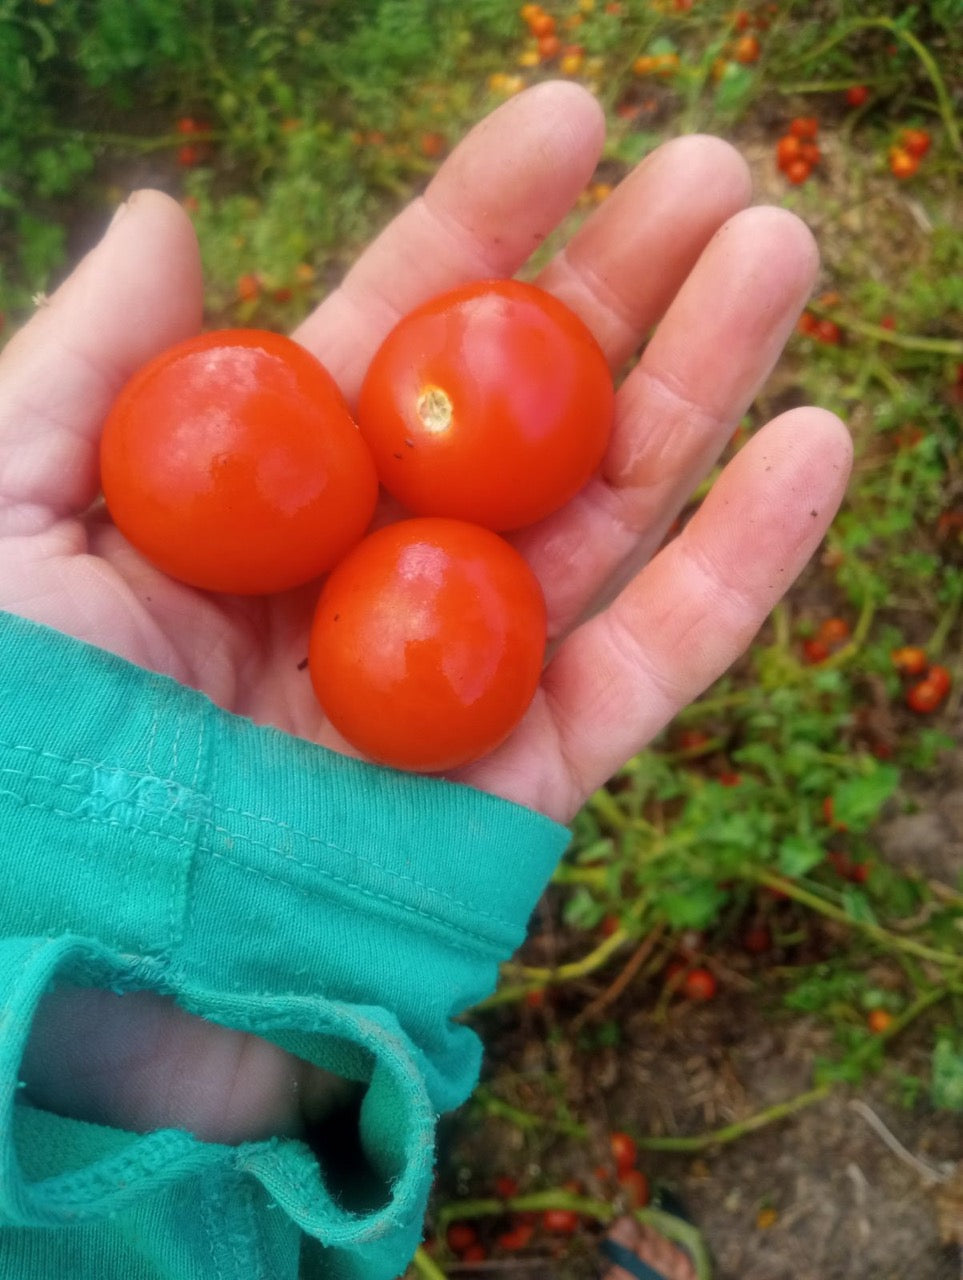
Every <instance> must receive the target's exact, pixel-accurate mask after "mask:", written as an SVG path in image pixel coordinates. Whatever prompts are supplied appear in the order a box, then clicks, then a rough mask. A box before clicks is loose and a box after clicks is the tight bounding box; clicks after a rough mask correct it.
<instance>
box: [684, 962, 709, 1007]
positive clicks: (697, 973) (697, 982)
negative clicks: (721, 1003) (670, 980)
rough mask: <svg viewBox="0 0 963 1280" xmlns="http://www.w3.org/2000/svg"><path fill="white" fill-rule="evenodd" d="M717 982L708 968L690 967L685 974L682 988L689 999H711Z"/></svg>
mask: <svg viewBox="0 0 963 1280" xmlns="http://www.w3.org/2000/svg"><path fill="white" fill-rule="evenodd" d="M717 987H718V983H717V982H716V978H715V974H714V973H712V971H711V970H709V969H690V970H689V972H688V973H687V974H686V975H685V979H684V980H683V983H682V990H683V992H684V993H685V995H686V996H687V997H688V998H689V999H690V1000H711V999H712V997H713V996H714V995H715V994H716V989H717Z"/></svg>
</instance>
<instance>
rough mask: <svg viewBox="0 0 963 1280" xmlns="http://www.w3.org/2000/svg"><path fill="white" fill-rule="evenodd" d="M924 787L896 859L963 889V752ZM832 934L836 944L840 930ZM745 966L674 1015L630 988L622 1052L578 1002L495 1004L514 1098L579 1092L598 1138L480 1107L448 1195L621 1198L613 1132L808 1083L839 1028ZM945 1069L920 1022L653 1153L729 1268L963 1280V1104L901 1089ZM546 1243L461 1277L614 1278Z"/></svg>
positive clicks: (624, 1000) (460, 1123) (491, 1044)
mask: <svg viewBox="0 0 963 1280" xmlns="http://www.w3.org/2000/svg"><path fill="white" fill-rule="evenodd" d="M958 740H959V741H961V742H963V733H960V734H959V735H958ZM912 796H913V803H912V805H911V806H910V807H909V809H908V808H907V805H906V802H905V797H904V801H903V803H902V804H901V805H900V807H899V811H898V812H895V811H894V812H893V813H891V814H890V815H888V816H887V817H886V818H885V819H884V820H883V822H882V823H881V824H880V826H879V828H878V830H877V833H876V834H877V840H878V846H879V850H880V856H881V857H884V858H888V859H890V860H892V861H893V862H894V863H895V864H898V865H900V866H902V867H904V868H913V869H915V870H916V871H918V872H920V873H921V874H923V875H926V876H928V877H930V878H933V879H937V880H943V881H944V883H947V884H953V885H956V884H958V882H959V875H960V868H961V867H963V749H960V748H958V749H957V750H956V751H955V752H954V753H951V754H950V755H949V756H948V757H947V758H946V760H945V762H944V764H943V765H942V766H941V768H940V770H939V771H938V772H934V774H933V775H931V776H930V777H928V778H926V779H923V780H919V781H918V782H917V783H916V784H915V786H914V787H913V788H912ZM823 941H824V944H826V945H829V946H831V945H832V938H831V936H828V937H827V938H826V939H824V940H823ZM529 946H530V948H534V952H535V953H534V954H533V955H530V956H529V958H530V959H532V960H533V961H534V962H537V963H541V962H544V953H543V949H542V947H543V944H540V942H539V939H538V937H537V935H536V936H535V937H533V940H532V943H530V944H529ZM523 958H524V955H523ZM739 976H740V975H739V973H738V969H737V968H734V970H733V981H732V982H731V983H730V984H728V990H727V992H726V993H725V994H722V995H720V997H719V998H718V999H716V1000H714V1001H712V1002H711V1003H709V1004H705V1005H692V1004H687V1003H684V1002H679V1003H677V1004H674V1005H671V1006H669V1008H668V1010H667V1011H666V1015H665V1016H664V1017H661V1018H660V1017H658V1016H656V1014H655V1013H654V1010H653V999H652V995H651V992H646V991H644V990H641V989H639V988H636V989H635V991H634V992H633V989H632V987H629V988H627V989H626V991H625V992H623V993H622V995H621V997H620V999H619V1002H618V1004H617V1005H615V1006H613V1008H612V1010H610V1012H611V1013H612V1014H613V1015H614V1016H615V1017H616V1018H617V1020H618V1022H619V1026H620V1043H619V1044H618V1046H617V1047H597V1046H594V1047H593V1046H591V1045H590V1046H588V1047H586V1045H585V1044H584V1042H579V1040H578V1038H577V1037H573V1036H572V1035H571V1034H570V1026H571V1015H572V1014H573V1013H574V1008H566V1009H560V1008H558V1007H556V1008H554V1009H552V1010H550V1011H549V1013H548V1014H545V1013H544V1012H543V1011H542V1010H522V1011H520V1012H519V1011H518V1010H515V1011H513V1013H512V1014H511V1015H503V1016H502V1018H493V1017H492V1015H486V1017H485V1021H484V1023H483V1024H482V1023H480V1024H479V1029H480V1030H481V1031H482V1033H483V1035H484V1037H485V1039H486V1042H487V1046H488V1062H489V1063H490V1064H491V1070H492V1073H493V1077H492V1082H493V1083H496V1082H497V1090H496V1091H497V1092H498V1094H499V1096H501V1097H506V1096H512V1099H513V1101H514V1103H515V1104H516V1105H518V1106H519V1107H521V1108H525V1107H526V1106H528V1107H531V1108H532V1109H533V1110H538V1108H539V1105H540V1104H542V1105H544V1101H545V1097H546V1093H547V1092H549V1091H550V1089H551V1088H555V1089H556V1090H557V1092H556V1096H555V1097H554V1102H555V1104H556V1110H555V1114H556V1115H557V1114H558V1103H559V1102H562V1103H563V1104H567V1105H568V1106H569V1107H570V1108H571V1112H572V1114H573V1115H575V1116H577V1117H579V1118H580V1119H582V1120H585V1119H587V1120H588V1123H589V1125H590V1126H591V1128H592V1135H591V1136H590V1137H589V1138H588V1139H587V1140H584V1139H583V1140H579V1139H574V1138H570V1137H564V1136H560V1137H548V1138H546V1134H545V1131H544V1130H532V1131H528V1132H523V1131H522V1130H520V1129H519V1127H517V1126H516V1125H515V1124H514V1123H512V1122H510V1121H505V1120H501V1119H498V1118H496V1117H493V1116H491V1115H482V1114H480V1111H479V1109H478V1108H477V1107H475V1108H470V1109H467V1110H466V1111H465V1112H464V1113H462V1114H461V1115H460V1116H458V1117H456V1118H455V1119H454V1120H453V1121H452V1122H451V1123H450V1125H449V1127H448V1129H447V1135H446V1141H445V1143H444V1145H443V1163H442V1166H441V1170H440V1177H439V1188H438V1195H439V1199H443V1200H446V1201H447V1200H451V1199H456V1198H459V1197H461V1196H466V1195H489V1194H491V1186H490V1181H491V1179H492V1178H493V1177H494V1176H496V1175H497V1174H499V1173H511V1174H513V1175H514V1176H515V1177H516V1178H518V1180H519V1182H520V1183H521V1185H522V1189H523V1190H524V1189H531V1188H534V1187H537V1186H549V1185H560V1184H561V1183H564V1182H565V1181H566V1180H568V1179H571V1178H578V1179H579V1180H580V1181H581V1182H582V1183H583V1186H584V1189H585V1192H586V1194H589V1195H591V1196H593V1197H595V1196H598V1197H600V1198H603V1199H604V1198H611V1193H610V1192H607V1189H606V1186H605V1184H604V1182H602V1181H600V1180H599V1178H598V1177H597V1175H595V1174H594V1173H593V1170H595V1169H596V1168H597V1167H598V1166H600V1165H603V1164H604V1163H605V1159H606V1154H607V1152H606V1144H607V1134H608V1132H609V1131H610V1130H611V1129H612V1128H615V1127H619V1128H626V1129H628V1130H629V1131H630V1132H634V1133H637V1134H639V1135H643V1134H645V1135H676V1134H701V1133H706V1132H710V1131H715V1130H717V1129H719V1128H720V1127H723V1126H725V1125H727V1124H730V1123H733V1122H737V1121H739V1120H742V1119H745V1118H746V1117H747V1116H749V1115H753V1114H755V1113H757V1112H759V1111H762V1110H765V1109H766V1108H767V1107H770V1106H772V1105H774V1104H778V1103H779V1102H782V1101H784V1100H787V1099H791V1098H794V1097H796V1096H798V1095H801V1094H804V1093H805V1092H806V1091H807V1090H809V1089H810V1087H811V1085H812V1078H813V1076H812V1072H813V1064H814V1060H815V1059H816V1058H818V1057H819V1056H820V1054H822V1053H824V1052H825V1051H826V1050H827V1049H828V1047H829V1036H830V1035H831V1032H830V1031H829V1030H828V1029H827V1028H826V1027H825V1025H824V1024H819V1023H817V1022H816V1021H814V1020H813V1021H810V1020H808V1019H806V1018H801V1017H800V1015H799V1014H793V1015H792V1016H791V1017H790V1016H789V1015H788V1014H787V1013H785V1012H784V1011H782V1010H780V1009H779V1007H778V1005H776V1004H774V1005H772V1006H771V1007H763V1006H761V1005H760V1003H759V997H758V995H757V992H756V991H755V990H754V989H753V986H752V984H751V982H749V981H748V980H745V979H744V980H743V981H742V982H740V981H739ZM581 996H582V999H583V1003H584V1002H585V1000H586V999H588V998H591V997H590V996H589V995H587V992H585V991H583V992H582V993H581ZM575 999H576V1000H577V999H578V993H576V994H575ZM928 1070H929V1067H928V1053H927V1050H926V1048H925V1046H924V1044H923V1041H922V1038H920V1039H919V1040H917V1039H915V1038H914V1036H913V1034H912V1029H910V1030H907V1032H906V1033H905V1034H904V1036H901V1037H898V1038H897V1039H896V1040H895V1041H893V1042H892V1043H891V1045H890V1046H889V1047H888V1049H887V1054H886V1062H885V1065H884V1067H883V1069H882V1071H881V1072H880V1073H879V1074H878V1075H876V1076H874V1077H872V1078H870V1079H869V1080H868V1081H867V1082H865V1083H864V1084H862V1085H860V1086H858V1087H847V1086H837V1087H835V1088H833V1089H832V1091H831V1092H830V1093H829V1094H828V1096H825V1097H823V1098H822V1099H821V1100H819V1101H816V1102H813V1103H812V1104H811V1105H809V1106H806V1107H804V1108H802V1109H801V1110H799V1111H797V1112H795V1113H794V1114H792V1115H790V1116H789V1117H787V1118H786V1119H784V1120H781V1121H778V1122H776V1123H773V1124H770V1125H767V1126H766V1127H765V1128H763V1129H760V1130H758V1131H757V1132H754V1133H750V1134H747V1135H745V1136H742V1137H740V1138H738V1139H737V1140H736V1141H733V1142H731V1143H728V1144H725V1145H721V1146H716V1147H715V1148H709V1149H707V1150H705V1151H701V1152H699V1153H697V1154H685V1155H680V1154H670V1153H656V1152H652V1153H644V1154H643V1155H642V1156H641V1157H640V1164H641V1167H643V1168H644V1169H645V1171H646V1173H647V1174H648V1176H649V1178H650V1180H651V1182H652V1183H653V1185H654V1186H656V1187H659V1186H662V1187H665V1188H667V1189H668V1190H669V1191H670V1192H672V1193H674V1194H675V1195H676V1196H677V1197H678V1198H679V1199H680V1200H681V1201H682V1203H683V1204H684V1205H685V1207H686V1209H687V1211H688V1213H689V1215H690V1217H691V1218H692V1220H693V1221H694V1222H695V1224H696V1225H697V1226H698V1228H699V1229H700V1231H701V1232H702V1233H703V1235H704V1239H705V1241H706V1244H707V1246H708V1248H709V1251H710V1253H711V1257H712V1265H713V1270H712V1274H713V1278H714V1280H960V1277H961V1276H963V1265H961V1259H963V1255H961V1244H963V1162H961V1154H963V1115H960V1114H953V1113H948V1112H946V1111H935V1110H934V1109H933V1108H932V1106H931V1105H930V1104H929V1102H928V1099H927V1098H926V1097H925V1096H923V1097H920V1098H918V1099H917V1100H916V1102H915V1103H914V1104H912V1105H907V1103H906V1100H905V1098H903V1097H901V1091H900V1085H901V1082H903V1081H905V1079H906V1078H907V1077H908V1076H916V1077H918V1078H922V1079H924V1080H925V1079H926V1078H927V1076H928ZM548 1081H552V1082H555V1083H554V1084H553V1085H552V1086H549V1085H547V1084H546V1082H548ZM559 1094H560V1095H561V1097H560V1096H558V1095H559ZM874 1117H875V1123H874ZM881 1128H882V1129H885V1131H886V1132H887V1133H888V1134H889V1135H891V1137H890V1141H889V1142H887V1141H886V1138H885V1136H884V1135H883V1134H881ZM893 1139H895V1140H896V1143H898V1144H899V1147H900V1148H902V1152H901V1151H900V1150H899V1149H898V1148H897V1147H896V1143H894V1142H893V1141H892V1140H893ZM483 1178H487V1179H488V1180H489V1181H488V1185H484V1184H483V1182H482V1179H483ZM493 1225H494V1224H493ZM498 1229H501V1228H500V1227H499V1228H498ZM538 1241H539V1237H536V1240H535V1241H534V1242H533V1245H532V1246H531V1248H530V1249H529V1250H528V1251H527V1252H526V1253H525V1254H524V1255H522V1256H519V1257H516V1258H512V1257H503V1258H500V1259H498V1260H497V1261H496V1262H488V1263H477V1264H456V1265H454V1266H448V1268H447V1270H448V1272H449V1274H450V1275H452V1276H456V1275H478V1276H481V1277H485V1276H488V1275H491V1276H499V1277H518V1278H519V1280H521V1278H522V1277H526V1278H528V1280H548V1278H549V1277H552V1278H553V1280H596V1277H598V1276H599V1275H600V1274H601V1267H600V1264H599V1260H598V1257H597V1256H596V1254H595V1250H594V1243H595V1242H594V1239H593V1237H592V1236H591V1234H590V1233H585V1234H584V1235H582V1236H579V1237H576V1238H574V1239H573V1240H572V1241H570V1242H569V1241H566V1242H565V1243H564V1244H559V1245H558V1246H556V1245H555V1244H554V1242H552V1241H551V1240H550V1239H548V1238H545V1237H542V1238H541V1246H539V1243H538Z"/></svg>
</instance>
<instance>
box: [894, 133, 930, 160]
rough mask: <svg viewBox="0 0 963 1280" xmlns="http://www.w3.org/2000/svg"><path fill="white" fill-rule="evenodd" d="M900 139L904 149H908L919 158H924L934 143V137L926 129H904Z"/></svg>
mask: <svg viewBox="0 0 963 1280" xmlns="http://www.w3.org/2000/svg"><path fill="white" fill-rule="evenodd" d="M900 139H901V141H902V144H903V150H904V151H908V152H909V153H910V155H911V156H914V157H915V158H916V159H917V160H922V159H923V157H924V156H925V155H926V153H927V151H929V149H930V147H931V146H932V144H933V139H932V138H931V137H930V135H929V134H928V133H927V132H926V130H925V129H904V130H903V132H902V133H901V134H900Z"/></svg>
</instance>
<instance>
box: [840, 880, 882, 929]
mask: <svg viewBox="0 0 963 1280" xmlns="http://www.w3.org/2000/svg"><path fill="white" fill-rule="evenodd" d="M843 910H844V911H845V912H846V914H847V915H848V916H849V918H850V920H856V921H859V922H860V923H861V924H875V923H876V916H875V914H874V912H873V908H872V907H871V906H870V905H869V899H868V898H867V897H866V894H865V893H863V891H862V890H861V889H856V888H854V887H853V886H852V885H847V886H846V888H845V889H844V890H843Z"/></svg>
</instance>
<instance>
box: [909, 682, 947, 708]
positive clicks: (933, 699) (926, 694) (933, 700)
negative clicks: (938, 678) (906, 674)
mask: <svg viewBox="0 0 963 1280" xmlns="http://www.w3.org/2000/svg"><path fill="white" fill-rule="evenodd" d="M945 697H946V692H945V690H943V689H941V688H940V686H939V685H938V684H933V682H932V681H931V680H929V679H926V680H921V681H920V682H919V684H911V685H910V687H909V688H908V689H907V690H906V704H907V706H908V707H909V708H910V710H911V711H915V712H917V713H918V714H919V715H921V716H926V715H929V714H930V713H931V712H933V711H935V710H936V709H937V707H939V705H940V703H941V702H942V701H943V699H944V698H945Z"/></svg>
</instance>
